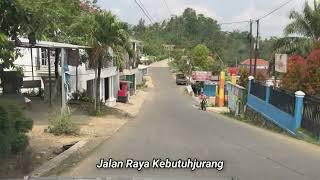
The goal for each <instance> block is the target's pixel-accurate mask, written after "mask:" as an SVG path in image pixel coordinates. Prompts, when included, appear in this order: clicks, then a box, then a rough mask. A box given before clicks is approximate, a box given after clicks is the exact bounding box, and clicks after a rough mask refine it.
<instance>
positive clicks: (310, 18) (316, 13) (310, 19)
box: [285, 0, 320, 43]
mask: <svg viewBox="0 0 320 180" xmlns="http://www.w3.org/2000/svg"><path fill="white" fill-rule="evenodd" d="M313 5H314V7H313V8H312V7H311V6H310V5H309V4H308V2H306V3H305V6H304V9H303V12H302V13H299V12H297V11H291V12H290V16H289V18H290V19H292V20H293V21H292V22H291V23H290V24H288V25H287V27H286V28H285V33H286V34H287V35H290V34H298V35H301V36H304V37H308V38H310V39H311V40H312V41H313V42H314V43H315V42H317V41H319V40H320V3H318V2H317V1H316V0H314V4H313Z"/></svg>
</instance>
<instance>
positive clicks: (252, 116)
mask: <svg viewBox="0 0 320 180" xmlns="http://www.w3.org/2000/svg"><path fill="white" fill-rule="evenodd" d="M223 115H225V116H228V117H230V118H233V119H237V120H239V121H241V122H245V123H248V124H252V125H254V126H258V127H260V128H264V129H267V130H270V131H272V132H276V133H279V134H283V135H286V136H290V137H294V138H297V139H300V140H302V141H306V142H308V143H312V144H316V145H319V144H320V139H319V138H318V137H317V136H315V135H314V134H312V133H310V132H308V131H307V130H305V129H299V130H298V132H297V136H293V135H292V134H290V133H288V132H287V131H286V130H284V129H282V128H280V127H279V126H278V125H276V124H274V123H273V122H271V121H269V120H268V119H266V118H265V117H263V116H262V115H261V114H259V113H257V112H255V111H254V110H252V109H250V108H247V110H246V112H245V114H244V115H241V116H236V115H234V114H233V113H232V112H228V113H223Z"/></svg>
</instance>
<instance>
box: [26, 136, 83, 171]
mask: <svg viewBox="0 0 320 180" xmlns="http://www.w3.org/2000/svg"><path fill="white" fill-rule="evenodd" d="M87 143H88V140H82V141H79V142H77V143H75V144H74V145H72V144H69V145H66V146H64V147H63V149H66V150H65V151H63V152H62V153H60V154H59V155H58V156H56V157H54V158H53V159H51V160H50V161H48V162H46V163H44V164H43V165H41V166H40V167H39V168H37V169H36V170H34V171H33V172H32V173H31V174H30V177H41V176H45V175H47V174H48V173H50V172H51V171H52V170H54V169H55V168H57V167H58V166H60V165H61V164H63V163H64V161H66V160H67V159H68V158H69V157H70V156H71V155H73V154H74V153H75V152H77V151H79V150H80V149H81V148H82V147H84V146H85V145H86V144H87Z"/></svg>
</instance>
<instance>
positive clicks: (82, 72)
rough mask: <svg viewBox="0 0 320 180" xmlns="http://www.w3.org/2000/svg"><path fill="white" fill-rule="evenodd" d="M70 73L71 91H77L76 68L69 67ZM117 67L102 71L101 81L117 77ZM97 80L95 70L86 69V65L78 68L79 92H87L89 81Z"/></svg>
mask: <svg viewBox="0 0 320 180" xmlns="http://www.w3.org/2000/svg"><path fill="white" fill-rule="evenodd" d="M69 72H70V75H71V80H70V81H71V91H73V92H74V91H76V67H74V66H69ZM117 73H118V72H117V67H109V68H104V69H102V70H101V81H103V80H104V78H107V77H112V76H116V75H117ZM94 79H95V71H94V70H93V69H88V70H87V69H86V67H85V65H81V66H79V67H78V90H79V91H84V90H87V81H89V80H94Z"/></svg>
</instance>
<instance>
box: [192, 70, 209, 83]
mask: <svg viewBox="0 0 320 180" xmlns="http://www.w3.org/2000/svg"><path fill="white" fill-rule="evenodd" d="M211 78H212V73H211V72H207V71H193V72H192V80H194V81H204V82H205V81H210V80H211Z"/></svg>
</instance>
